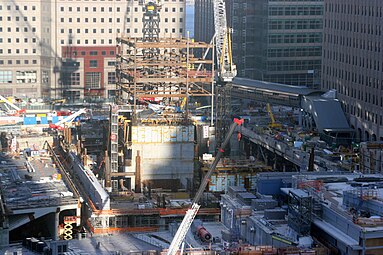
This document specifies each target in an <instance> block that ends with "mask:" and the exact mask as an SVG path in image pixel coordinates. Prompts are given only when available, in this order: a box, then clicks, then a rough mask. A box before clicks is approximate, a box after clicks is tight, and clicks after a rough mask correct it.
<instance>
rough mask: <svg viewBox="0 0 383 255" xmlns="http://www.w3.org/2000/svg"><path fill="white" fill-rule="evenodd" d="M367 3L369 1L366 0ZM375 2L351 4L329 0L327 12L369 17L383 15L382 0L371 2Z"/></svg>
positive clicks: (326, 7)
mask: <svg viewBox="0 0 383 255" xmlns="http://www.w3.org/2000/svg"><path fill="white" fill-rule="evenodd" d="M366 3H368V2H367V1H366ZM371 3H375V6H373V5H370V6H367V5H364V6H363V5H362V3H358V4H350V3H347V4H346V3H331V2H328V3H326V4H325V12H330V13H343V14H349V15H362V16H369V17H373V16H375V17H380V18H381V17H383V7H382V6H381V3H380V1H377V2H371Z"/></svg>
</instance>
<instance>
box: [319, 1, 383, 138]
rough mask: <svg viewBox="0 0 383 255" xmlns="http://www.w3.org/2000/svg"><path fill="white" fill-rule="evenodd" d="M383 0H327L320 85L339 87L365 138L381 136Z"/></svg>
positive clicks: (382, 113)
mask: <svg viewBox="0 0 383 255" xmlns="http://www.w3.org/2000/svg"><path fill="white" fill-rule="evenodd" d="M382 30H383V4H382V2H381V1H377V0H366V1H362V0H331V1H330V0H325V1H324V37H323V39H324V42H323V68H322V88H323V89H326V90H328V89H336V90H337V93H338V98H339V99H340V100H341V101H342V104H343V108H344V111H345V112H346V114H347V115H348V116H349V119H350V124H351V125H352V127H353V128H354V129H355V130H356V134H357V137H358V138H359V139H360V140H362V141H377V140H378V141H383V58H382V50H383V49H382V47H383V45H382V41H383V34H382Z"/></svg>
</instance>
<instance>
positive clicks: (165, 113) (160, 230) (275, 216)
mask: <svg viewBox="0 0 383 255" xmlns="http://www.w3.org/2000/svg"><path fill="white" fill-rule="evenodd" d="M214 3H215V9H216V13H214V19H215V40H213V41H212V43H205V42H196V41H194V40H192V39H190V38H188V37H186V38H161V37H160V33H159V25H158V24H159V19H160V14H159V9H160V8H161V6H160V5H158V4H157V3H156V2H151V1H149V2H148V3H147V4H146V5H145V6H143V7H144V8H145V12H144V16H143V35H144V36H143V37H142V38H137V37H125V36H122V35H121V36H119V37H117V39H116V43H117V45H116V83H117V89H116V91H117V92H116V98H115V102H114V103H111V104H104V105H97V106H93V107H89V108H86V107H83V106H80V107H78V109H75V110H73V106H71V107H72V111H69V110H68V109H67V108H68V107H67V108H66V106H65V102H63V104H62V106H61V108H60V110H67V111H68V113H67V114H65V116H61V115H60V117H58V116H57V111H55V115H54V116H53V115H50V116H48V115H49V114H47V113H44V114H46V115H45V116H43V115H41V114H42V113H39V114H40V116H38V114H37V113H36V115H35V116H34V117H33V116H30V115H28V116H27V115H25V113H29V114H31V112H28V110H26V111H21V110H23V109H22V108H20V107H19V106H18V105H17V104H16V103H15V104H13V103H12V104H10V103H9V102H8V101H7V99H6V98H3V97H2V98H1V100H2V102H1V103H2V105H4V106H5V107H6V108H7V109H10V108H13V109H14V110H15V111H16V112H17V113H18V116H17V117H18V118H19V119H18V120H17V121H18V122H22V125H17V124H16V123H6V124H7V126H4V127H3V128H2V129H1V130H2V133H1V137H0V138H1V146H2V152H1V153H0V181H1V197H0V198H1V200H0V209H1V218H0V221H1V223H2V224H1V228H0V233H1V237H0V242H1V243H0V252H2V253H3V254H14V255H15V254H167V255H175V254H195V255H204V254H242V255H258V254H259V255H262V254H264V255H266V254H267V255H274V254H275V255H287V254H290V255H293V254H294V255H295V254H300V255H314V254H315V255H329V254H339V255H346V254H347V255H368V254H370V255H379V254H383V246H382V243H383V175H382V172H383V164H382V157H383V154H382V150H383V143H381V142H370V143H361V144H360V145H359V144H358V146H354V132H353V130H352V129H351V128H350V126H349V124H348V122H347V120H346V117H345V115H344V113H343V110H342V108H341V105H340V103H339V101H338V100H337V98H336V97H335V96H334V95H333V93H332V92H331V91H330V92H323V91H318V90H313V89H309V88H306V87H298V88H292V86H287V85H286V86H284V85H282V84H272V83H265V82H261V81H252V80H247V79H242V78H235V76H236V67H235V64H234V63H233V61H232V56H231V38H230V33H231V31H230V29H228V28H227V27H226V26H227V25H226V24H227V23H226V10H225V4H224V1H223V0H220V1H218V0H217V1H214ZM270 91H272V92H270ZM12 105H13V106H12ZM9 116H10V115H7V117H9ZM14 117H16V116H14ZM26 118H29V119H26ZM32 118H35V119H33V120H32ZM36 118H37V119H38V120H37V119H36ZM37 121H38V122H39V123H37Z"/></svg>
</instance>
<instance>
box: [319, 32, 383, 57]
mask: <svg viewBox="0 0 383 255" xmlns="http://www.w3.org/2000/svg"><path fill="white" fill-rule="evenodd" d="M324 42H327V43H330V44H336V45H342V46H346V47H350V48H351V47H352V48H354V49H361V50H367V51H371V52H377V53H379V52H380V51H381V48H382V43H381V42H380V41H375V40H374V41H372V40H364V38H355V37H345V36H339V35H337V34H335V35H333V34H325V35H324Z"/></svg>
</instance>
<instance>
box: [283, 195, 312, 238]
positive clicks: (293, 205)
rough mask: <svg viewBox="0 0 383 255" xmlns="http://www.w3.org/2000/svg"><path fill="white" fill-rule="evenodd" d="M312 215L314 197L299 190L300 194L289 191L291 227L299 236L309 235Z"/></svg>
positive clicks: (289, 221) (289, 219)
mask: <svg viewBox="0 0 383 255" xmlns="http://www.w3.org/2000/svg"><path fill="white" fill-rule="evenodd" d="M311 214H312V197H311V196H309V195H308V194H307V193H306V192H304V191H302V190H298V192H294V191H293V192H292V191H289V208H288V224H289V226H290V227H291V228H292V229H294V230H295V231H296V232H298V234H299V235H302V236H305V235H309V234H310V230H311Z"/></svg>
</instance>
